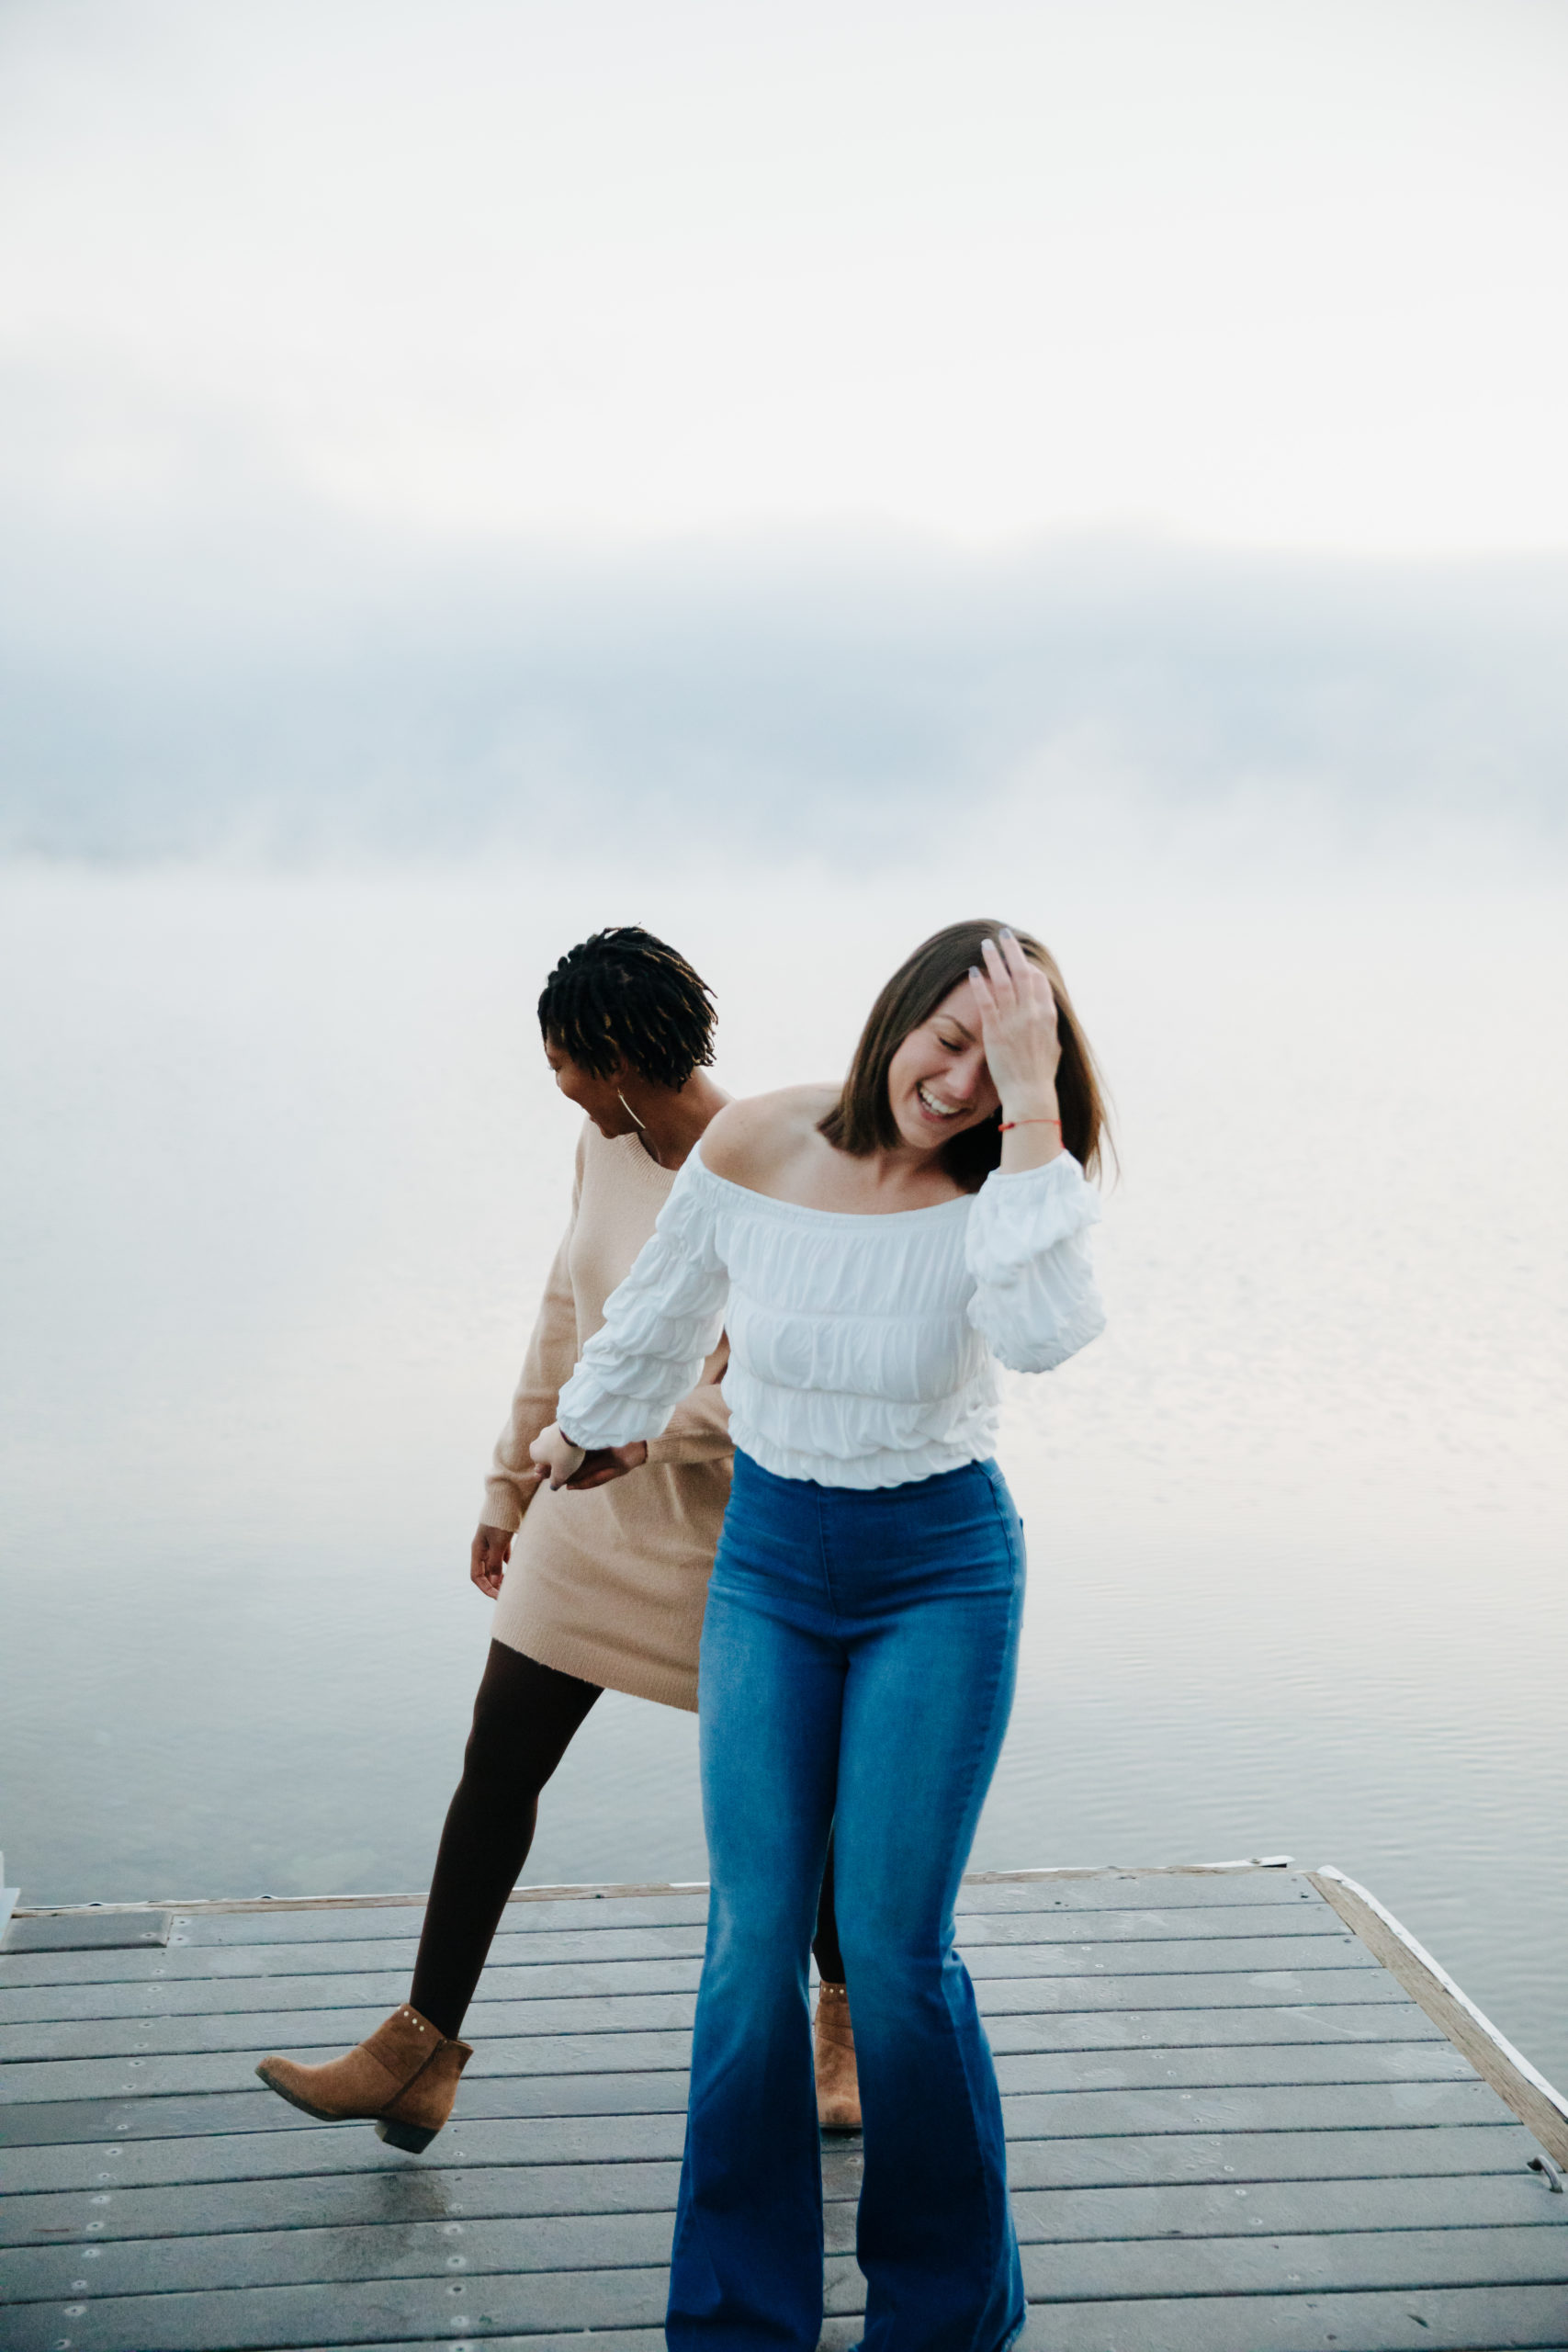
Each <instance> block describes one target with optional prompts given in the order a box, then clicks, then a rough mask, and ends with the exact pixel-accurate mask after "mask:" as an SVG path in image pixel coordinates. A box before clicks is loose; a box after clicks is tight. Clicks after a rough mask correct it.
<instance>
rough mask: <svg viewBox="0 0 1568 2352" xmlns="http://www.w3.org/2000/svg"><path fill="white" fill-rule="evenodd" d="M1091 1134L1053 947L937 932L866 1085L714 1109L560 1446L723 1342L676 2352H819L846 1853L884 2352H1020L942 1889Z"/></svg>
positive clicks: (869, 2337) (968, 2006)
mask: <svg viewBox="0 0 1568 2352" xmlns="http://www.w3.org/2000/svg"><path fill="white" fill-rule="evenodd" d="M1101 1125H1102V1110H1101V1103H1100V1087H1099V1082H1098V1080H1097V1078H1096V1074H1095V1069H1094V1064H1093V1061H1092V1058H1091V1057H1090V1054H1089V1047H1088V1045H1087V1043H1086V1041H1085V1039H1084V1035H1083V1032H1082V1030H1081V1028H1080V1026H1079V1024H1078V1023H1077V1017H1076V1015H1075V1013H1074V1012H1073V1008H1072V1005H1071V1002H1070V1001H1069V999H1068V997H1067V993H1066V989H1065V987H1064V986H1063V984H1062V979H1061V975H1060V973H1059V972H1058V971H1057V969H1056V967H1055V964H1054V962H1053V961H1052V959H1051V957H1050V956H1048V955H1047V953H1046V951H1045V949H1044V948H1043V946H1041V944H1039V942H1038V941H1037V940H1033V939H1031V938H1029V937H1028V936H1027V935H1021V936H1015V935H1014V934H1013V933H1011V932H1010V931H1008V930H1007V929H1006V928H1005V927H1003V926H1001V925H999V924H997V923H994V922H968V923H955V924H953V925H952V926H951V927H950V928H949V929H948V930H946V931H943V932H939V933H937V934H936V936H935V937H934V938H932V939H929V940H927V941H926V942H925V944H924V945H923V946H921V947H919V948H918V949H917V950H916V952H915V953H914V955H913V956H910V957H909V958H908V962H907V963H906V964H905V965H904V966H903V967H902V968H901V969H900V970H899V971H898V972H897V973H895V975H894V977H893V978H892V979H891V980H890V981H889V982H888V983H887V986H886V988H885V989H884V990H883V992H882V994H881V996H880V997H879V998H878V1000H877V1001H876V1003H875V1005H874V1007H873V1009H872V1013H871V1017H870V1019H869V1021H868V1022H867V1023H866V1026H865V1030H864V1033H863V1035H862V1038H861V1041H860V1045H859V1046H858V1048H857V1050H856V1053H855V1057H854V1060H853V1062H852V1066H851V1069H850V1074H849V1077H848V1080H846V1082H845V1084H844V1085H843V1086H842V1087H841V1088H840V1087H822V1088H812V1087H805V1088H797V1089H795V1090H792V1091H789V1092H787V1093H783V1094H773V1095H767V1096H763V1097H761V1098H760V1099H758V1100H756V1101H753V1102H750V1103H733V1104H731V1105H730V1106H729V1107H728V1109H726V1110H724V1111H722V1112H721V1113H720V1114H719V1115H718V1116H717V1117H716V1119H715V1120H714V1122H713V1124H712V1125H711V1126H710V1127H709V1128H708V1129H707V1130H706V1132H705V1135H704V1137H703V1140H702V1145H701V1147H700V1148H699V1149H697V1150H694V1152H693V1153H692V1155H691V1157H690V1158H689V1159H688V1160H687V1162H686V1165H685V1167H684V1168H683V1169H682V1172H681V1175H680V1177H679V1179H678V1180H677V1182H676V1184H675V1186H674V1188H673V1190H672V1192H671V1196H670V1200H669V1203H668V1204H667V1205H666V1207H665V1208H664V1210H663V1211H662V1212H661V1214H660V1219H659V1224H658V1228H657V1231H656V1233H655V1237H654V1238H653V1240H652V1241H650V1242H649V1245H648V1247H647V1248H646V1249H645V1250H643V1252H642V1254H641V1256H640V1257H639V1258H638V1260H637V1264H636V1265H635V1267H634V1268H633V1269H632V1272H631V1273H630V1275H629V1276H628V1277H627V1279H626V1282H624V1283H622V1285H621V1287H620V1289H619V1290H618V1291H617V1292H616V1293H615V1296H614V1297H613V1298H612V1299H611V1300H610V1302H609V1304H608V1306H607V1308H606V1311H605V1320H604V1327H603V1329H601V1330H600V1331H599V1332H598V1334H597V1335H596V1337H595V1338H594V1339H593V1340H591V1341H590V1343H589V1345H588V1346H587V1348H586V1349H585V1350H584V1351H583V1353H582V1356H581V1360H580V1362H579V1364H578V1367H577V1371H576V1373H575V1374H574V1375H573V1377H572V1378H571V1379H570V1381H569V1382H568V1383H567V1384H566V1385H565V1386H564V1387H563V1389H562V1391H561V1395H560V1408H559V1419H558V1425H557V1426H556V1427H555V1428H553V1429H550V1430H546V1431H544V1432H543V1434H542V1435H541V1437H540V1438H539V1440H538V1442H536V1445H535V1448H534V1455H535V1459H536V1461H538V1462H540V1463H541V1464H547V1466H548V1468H549V1471H550V1475H551V1478H552V1481H555V1482H564V1481H569V1480H570V1478H571V1477H572V1476H574V1475H576V1474H577V1472H578V1470H579V1468H580V1465H581V1464H582V1463H583V1462H584V1460H585V1459H592V1450H593V1449H599V1450H603V1449H604V1448H605V1447H613V1446H618V1445H626V1444H629V1443H634V1442H639V1441H644V1440H647V1439H649V1438H651V1437H653V1436H654V1435H655V1434H656V1433H657V1431H658V1430H660V1428H661V1427H662V1426H663V1424H664V1419H665V1416H666V1414H667V1413H668V1411H669V1409H670V1408H671V1406H672V1405H673V1404H674V1402H675V1400H676V1398H677V1397H680V1396H681V1395H682V1394H683V1393H684V1392H685V1391H686V1390H687V1389H688V1388H689V1386H690V1385H691V1381H692V1378H693V1375H694V1372H695V1369H696V1367H697V1366H698V1365H699V1364H700V1363H702V1361H703V1359H704V1357H705V1354H706V1352H707V1351H708V1350H709V1349H710V1348H711V1347H712V1346H713V1345H714V1343H715V1340H716V1335H717V1333H718V1331H719V1329H720V1328H721V1326H722V1327H723V1328H724V1329H726V1330H727V1331H728V1340H729V1347H730V1361H729V1365H728V1371H727V1372H726V1374H725V1393H726V1396H727V1397H728V1402H729V1407H730V1417H731V1433H732V1435H733V1437H734V1440H735V1445H736V1454H735V1476H734V1484H733V1487H732V1491H731V1496H730V1501H729V1506H728V1511H727V1513H726V1517H725V1524H724V1533H723V1537H722V1539H721V1542H720V1544H719V1550H718V1556H717V1558H716V1562H715V1564H714V1571H713V1576H712V1578H711V1580H710V1584H709V1588H708V1599H707V1611H706V1617H705V1624H704V1630H703V1640H702V1672H701V1684H700V1692H699V1702H698V1718H699V1723H700V1726H701V1746H702V1781H703V1804H704V1815H705V1822H706V1826H707V1837H708V1853H709V1862H710V1868H711V1871H712V1882H713V1883H712V1894H711V1896H710V1900H709V1908H708V1933H707V1950H706V1957H705V1962H704V1967H703V1977H702V1985H701V1990H700V1992H699V1995H698V2000H697V2018H696V2026H695V2031H694V2041H693V2052H692V2086H691V2106H690V2116H689V2121H688V2127H687V2136H686V2153H685V2161H684V2164H683V2166H682V2180H681V2193H680V2202H679V2209H678V2212H677V2218H676V2228H675V2244H674V2255H673V2260H672V2263H671V2280H670V2305H669V2314H668V2321H667V2335H668V2339H669V2343H670V2345H671V2347H672V2352H698V2347H705V2352H706V2348H707V2347H720V2346H722V2347H723V2352H764V2347H766V2352H784V2347H789V2348H790V2352H813V2347H815V2346H816V2345H817V2342H818V2335H819V2334H820V2326H821V2318H822V2219H821V2168H820V2164H819V2162H818V2138H817V2118H816V2114H815V2111H814V2108H813V2103H812V2089H811V2050H810V2039H809V2030H808V2024H807V1958H808V1951H809V1943H810V1936H811V1921H812V1916H813V1906H814V1905H815V1902H816V1898H817V1889H818V1883H819V1882H820V1880H821V1876H822V1868H823V1859H824V1856H825V1853H826V1851H827V1846H828V1839H829V1832H831V1834H832V1837H833V1840H834V1845H835V1849H836V1855H837V1863H836V1868H837V1883H838V1889H839V1894H840V1937H841V1941H842V1946H843V1953H844V1959H845V1962H846V1964H847V1972H848V1983H849V1990H850V1997H851V2000H852V2006H853V2009H854V2018H855V2040H856V2045H857V2056H858V2060H859V2066H860V2082H861V2096H862V2101H863V2109H864V2131H865V2174H864V2187H863V2192H862V2197H861V2205H860V2218H859V2229H858V2238H857V2251H858V2254H859V2258H860V2264H861V2267H862V2269H863V2272H864V2274H865V2278H866V2282H867V2294H866V2314H865V2325H864V2330H863V2340H864V2342H865V2343H866V2344H868V2345H873V2346H875V2347H876V2352H916V2348H917V2347H919V2352H1003V2347H1005V2346H1008V2345H1009V2344H1010V2343H1011V2341H1012V2339H1013V2338H1014V2336H1015V2335H1017V2334H1018V2332H1019V2330H1020V2328H1021V2326H1022V2324H1023V2320H1024V2316H1025V2312H1024V2301H1023V2287H1022V2279H1021V2271H1020V2267H1019V2259H1018V2248H1017V2245H1016V2243H1015V2240H1014V2236H1013V2230H1012V2223H1011V2219H1010V2213H1009V2209H1008V2200H1007V2178H1006V2152H1005V2143H1004V2138H1003V2131H1002V2120H1001V2109H1000V2102H999V2100H998V2095H997V2086H996V2076H995V2073H994V2070H993V2068H992V2065H991V2058H990V2052H989V2049H988V2047H987V2042H986V2038H985V2034H984V2032H983V2030H982V2029H981V2025H980V2021H979V2017H978V2013H977V2011H976V2005H975V1996H974V1992H973V1988H972V1987H971V1985H970V1982H969V1978H968V1974H967V1973H966V1971H965V1970H964V1965H963V1963H962V1962H961V1961H960V1960H959V1959H958V1957H957V1955H956V1953H955V1952H954V1951H953V1905H954V1902H955V1899H956V1896H957V1892H958V1885H959V1881H960V1878H961V1876H962V1873H963V1870H964V1861H965V1860H966V1858H967V1856H968V1852H969V1848H970V1844H971V1842H972V1840H973V1838H974V1833H975V1828H976V1822H977V1821H978V1818H979V1814H980V1807H981V1805H982V1804H983V1802H984V1800H985V1795H986V1792H987V1787H988V1785H989V1782H990V1779H991V1774H992V1771H993V1770H994V1768H995V1765H996V1761H997V1758H998V1753H999V1750H1000V1747H1001V1741H1002V1736H1003V1733H1004V1732H1005V1729H1006V1726H1007V1719H1008V1712H1009V1708H1010V1704H1011V1699H1012V1690H1013V1679H1014V1669H1015V1660H1016V1655H1017V1645H1018V1634H1019V1623H1020V1614H1021V1605H1022V1598H1023V1542H1022V1531H1021V1526H1020V1522H1019V1519H1018V1515H1017V1512H1016V1511H1015V1510H1014V1509H1013V1505H1012V1501H1011V1498H1010V1496H1009V1494H1008V1490H1007V1487H1006V1486H1005V1484H1004V1483H1003V1481H1002V1478H1001V1475H1000V1473H999V1472H998V1469H997V1467H996V1464H995V1463H994V1462H993V1461H992V1460H991V1459H990V1453H991V1447H992V1443H993V1440H994V1435H995V1429H996V1408H997V1394H996V1384H995V1378H994V1373H993V1366H992V1358H993V1357H998V1358H999V1359H1000V1360H1001V1362H1002V1363H1007V1364H1010V1365H1011V1366H1012V1367H1013V1368H1014V1369H1015V1370H1018V1371H1022V1372H1043V1371H1048V1370H1050V1369H1051V1368H1052V1367H1053V1366H1054V1365H1056V1364H1059V1363H1062V1362H1064V1361H1065V1359H1066V1357H1068V1356H1070V1355H1071V1354H1073V1353H1074V1351H1076V1350H1077V1349H1078V1348H1081V1347H1082V1346H1084V1345H1085V1343H1086V1342H1087V1341H1088V1340H1092V1339H1093V1338H1094V1337H1095V1335H1096V1333H1097V1332H1098V1331H1099V1330H1100V1329H1101V1326H1102V1323H1103V1316H1102V1313H1101V1309H1100V1301H1099V1297H1098V1295H1097V1293H1096V1291H1095V1286H1094V1280H1093V1275H1092V1272H1091V1271H1090V1267H1089V1253H1088V1249H1087V1232H1088V1228H1089V1225H1090V1224H1091V1223H1092V1221H1093V1219H1094V1217H1095V1216H1096V1214H1097V1201H1096V1196H1095V1194H1094V1193H1093V1192H1092V1191H1091V1190H1090V1188H1089V1184H1088V1182H1086V1171H1087V1170H1093V1168H1094V1167H1095V1165H1096V1163H1097V1159H1098V1156H1099V1149H1100V1133H1101ZM582 1449H590V1450H591V1451H590V1452H589V1453H586V1454H585V1453H584V1452H583V1451H582ZM759 2116H766V2118H767V2128H766V2130H765V2131H760V2130H759V2129H758V2128H757V2119H758V2117H759Z"/></svg>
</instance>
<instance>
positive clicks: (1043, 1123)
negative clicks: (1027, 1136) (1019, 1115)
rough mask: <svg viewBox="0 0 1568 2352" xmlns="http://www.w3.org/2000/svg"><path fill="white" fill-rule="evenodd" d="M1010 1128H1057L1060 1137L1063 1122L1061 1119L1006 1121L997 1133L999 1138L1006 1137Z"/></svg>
mask: <svg viewBox="0 0 1568 2352" xmlns="http://www.w3.org/2000/svg"><path fill="white" fill-rule="evenodd" d="M1010 1127H1055V1130H1056V1133H1057V1134H1058V1135H1060V1134H1061V1132H1062V1122H1061V1121H1060V1119H1004V1120H1003V1121H1002V1123H1001V1125H1000V1126H999V1127H998V1129H997V1133H998V1135H999V1136H1005V1135H1006V1134H1007V1133H1008V1130H1009V1129H1010Z"/></svg>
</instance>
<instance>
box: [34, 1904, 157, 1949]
mask: <svg viewBox="0 0 1568 2352" xmlns="http://www.w3.org/2000/svg"><path fill="white" fill-rule="evenodd" d="M168 1933H169V1915H168V1913H167V1912H166V1911H156V1912H135V1911H123V1912H122V1911H75V1912H64V1913H60V1914H55V1915H52V1916H51V1915H48V1914H46V1915H44V1916H43V1917H37V1918H29V1917H28V1916H27V1915H26V1914H25V1913H23V1912H17V1913H16V1914H15V1915H14V1916H13V1917H12V1919H11V1922H10V1924H9V1926H8V1927H7V1928H6V1942H5V1951H6V1953H7V1954H8V1953H11V1952H46V1951H48V1952H76V1951H126V1950H128V1949H130V1950H141V1951H145V1950H146V1949H147V1948H148V1947H149V1946H152V1945H157V1946H160V1947H161V1946H162V1945H163V1944H164V1942H166V1941H167V1939H168Z"/></svg>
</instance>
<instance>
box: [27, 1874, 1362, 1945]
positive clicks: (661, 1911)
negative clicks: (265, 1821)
mask: <svg viewBox="0 0 1568 2352" xmlns="http://www.w3.org/2000/svg"><path fill="white" fill-rule="evenodd" d="M1319 1901H1321V1897H1320V1896H1319V1895H1318V1894H1316V1892H1315V1890H1314V1888H1313V1887H1312V1886H1311V1885H1310V1884H1309V1883H1308V1882H1307V1880H1306V1878H1305V1876H1304V1874H1303V1873H1300V1872H1295V1871H1235V1872H1226V1873H1223V1874H1220V1875H1216V1876H1201V1875H1191V1876H1189V1875H1187V1874H1186V1873H1184V1872H1182V1871H1136V1872H1128V1873H1126V1874H1124V1875H1116V1876H1094V1875H1086V1876H1084V1877H1081V1878H1059V1879H1044V1880H1033V1879H1020V1880H1018V1881H1015V1882H1011V1883H1007V1882H999V1881H998V1880H995V1879H991V1878H988V1877H987V1878H976V1880H973V1881H969V1882H966V1883H965V1884H964V1887H963V1888H962V1890H961V1892H960V1894H959V1898H958V1909H959V1911H960V1913H962V1914H967V1913H976V1914H980V1915H998V1914H1004V1913H1008V1912H1019V1911H1038V1912H1042V1913H1050V1912H1052V1911H1076V1910H1132V1911H1137V1910H1145V1909H1148V1908H1150V1907H1153V1906H1157V1907H1158V1908H1160V1909H1162V1910H1202V1909H1228V1908H1230V1907H1232V1906H1234V1905H1279V1904H1301V1905H1306V1906H1309V1907H1310V1906H1311V1905H1313V1904H1314V1903H1316V1902H1319ZM159 1907H160V1908H162V1909H166V1910H167V1911H168V1913H169V1914H170V1916H171V1917H172V1919H173V1936H172V1937H171V1940H173V1939H174V1937H178V1938H180V1939H184V1940H185V1941H186V1942H187V1943H195V1942H202V1943H216V1944H221V1943H231V1942H241V1943H243V1942H258V1943H259V1942H268V1941H272V1940H274V1939H276V1940H278V1941H283V1942H315V1941H325V1942H332V1941H333V1940H335V1939H337V1938H338V1937H339V1936H341V1935H342V1934H344V1932H347V1933H349V1934H351V1935H353V1936H355V1938H358V1939H365V1938H373V1937H378V1936H383V1937H384V1936H405V1937H406V1936H408V1935H410V1934H411V1933H412V1934H414V1935H417V1934H418V1921H419V1918H420V1917H421V1914H422V1912H423V1903H422V1901H421V1900H420V1899H419V1898H417V1897H415V1898H411V1899H409V1900H400V1901H387V1900H382V1901H381V1902H380V1903H379V1904H377V1905H367V1906H366V1907H363V1908H361V1907H357V1906H355V1907H350V1906H347V1905H329V1906H327V1907H323V1908H313V1909H310V1910H302V1909H299V1910H297V1909H291V1908H289V1907H288V1903H287V1902H286V1901H280V1902H279V1903H278V1904H277V1905H276V1908H273V1907H270V1906H269V1907H268V1908H266V1909H265V1910H258V1909H245V1910H232V1911H230V1910H214V1911H207V1910H200V1909H197V1908H194V1907H192V1908H187V1909H182V1908H181V1906H180V1905H178V1904H177V1903H168V1904H165V1905H160V1906H159ZM706 1910H707V1895H706V1891H705V1889H704V1890H701V1891H696V1892H691V1893H683V1892H678V1893H674V1894H659V1895H652V1894H649V1895H641V1896H622V1895H617V1894H615V1893H614V1892H606V1893H602V1894H601V1893H596V1894H587V1895H582V1896H568V1897H552V1898H549V1899H546V1900H536V1899H534V1898H533V1897H531V1896H530V1895H529V1894H527V1893H526V1891H524V1892H523V1893H522V1894H520V1895H519V1897H517V1898H515V1899H514V1900H513V1903H512V1904H511V1905H508V1909H507V1914H506V1919H505V1923H504V1926H503V1930H502V1932H503V1933H514V1932H527V1931H529V1930H531V1929H533V1928H536V1927H558V1928H568V1929H570V1930H572V1931H574V1932H581V1931H582V1930H583V1929H584V1928H586V1927H587V1926H588V1925H589V1923H590V1922H591V1921H592V1919H593V1918H594V1917H595V1916H598V1917H608V1918H612V1919H613V1920H614V1922H615V1925H617V1926H620V1927H628V1926H643V1927H658V1926H664V1927H668V1926H678V1925H682V1924H689V1923H690V1922H692V1921H694V1920H695V1921H701V1920H702V1919H704V1918H705V1917H706ZM39 1916H41V1915H39ZM52 1916H56V1917H59V1916H68V1915H61V1914H55V1915H52ZM74 1916H76V1917H83V1916H93V1915H83V1914H76V1915H74ZM118 1916H119V1917H124V1918H134V1917H136V1916H137V1915H136V1914H134V1913H132V1912H124V1913H121V1914H118ZM524 1917H526V1920H527V1928H526V1929H525V1928H519V1926H518V1925H517V1923H518V1922H519V1921H520V1920H521V1919H522V1918H524ZM411 1923H412V1925H411Z"/></svg>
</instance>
